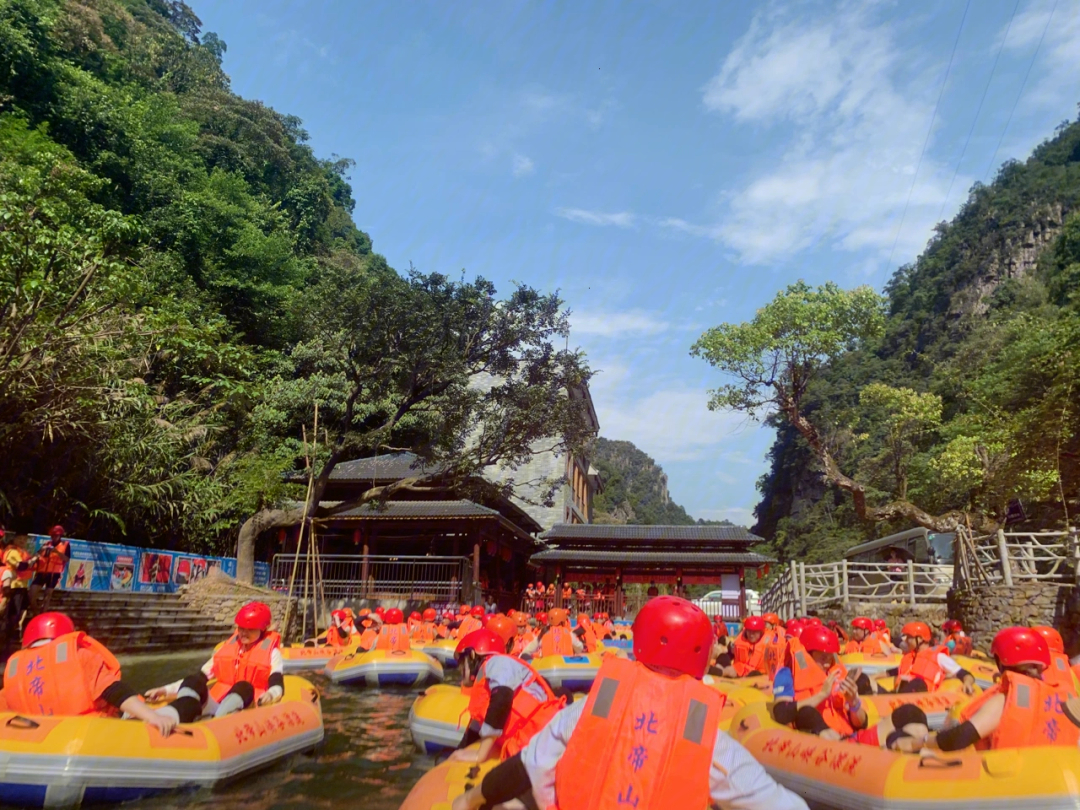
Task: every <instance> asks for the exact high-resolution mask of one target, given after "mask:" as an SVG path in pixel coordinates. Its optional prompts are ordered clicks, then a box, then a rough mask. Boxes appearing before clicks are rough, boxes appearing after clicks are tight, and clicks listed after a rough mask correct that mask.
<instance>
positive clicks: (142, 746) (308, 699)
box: [0, 675, 323, 807]
mask: <svg viewBox="0 0 1080 810" xmlns="http://www.w3.org/2000/svg"><path fill="white" fill-rule="evenodd" d="M322 739H323V722H322V709H321V707H320V703H319V693H318V691H317V690H316V689H315V687H313V686H312V685H311V684H310V683H309V682H308V681H306V680H304V679H303V678H297V677H295V676H292V675H286V676H285V695H284V697H283V698H282V700H280V701H278V702H277V703H274V704H272V705H269V706H259V707H255V708H251V709H247V710H246V711H242V712H237V713H235V714H231V715H228V716H227V717H222V718H217V719H213V720H205V721H202V722H199V723H191V724H188V725H181V726H179V727H178V728H177V730H176V731H174V732H173V733H172V735H171V736H169V737H162V736H161V734H160V733H159V732H158V731H157V729H155V728H152V727H151V726H148V725H147V724H146V723H143V722H141V721H138V720H119V719H112V718H104V717H39V716H33V717H28V716H23V715H18V714H13V713H12V712H8V711H3V710H0V802H2V803H3V804H4V805H18V806H22V807H74V806H78V805H80V804H99V803H109V804H112V803H116V802H124V801H130V800H132V799H139V798H142V797H144V796H150V795H154V794H157V793H161V792H163V791H168V790H176V789H178V788H190V787H207V786H210V785H213V784H214V783H216V782H219V781H221V780H224V779H231V778H234V777H236V776H239V775H241V774H244V773H247V772H249V771H253V770H255V769H257V768H262V767H265V766H266V765H268V764H270V763H271V762H274V761H276V760H279V759H282V758H283V757H286V756H289V755H290V754H293V753H296V752H298V751H303V750H306V749H309V748H312V747H313V746H315V745H317V744H318V743H320V742H321V741H322Z"/></svg>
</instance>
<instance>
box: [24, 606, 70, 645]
mask: <svg viewBox="0 0 1080 810" xmlns="http://www.w3.org/2000/svg"><path fill="white" fill-rule="evenodd" d="M74 632H75V624H74V623H73V622H72V621H71V619H69V618H68V617H67V616H65V615H64V614H63V613H42V614H40V615H38V616H35V617H34V618H32V619H31V620H30V621H28V622H27V623H26V629H25V630H23V637H22V644H23V647H29V646H30V645H31V644H33V643H34V642H35V641H41V640H42V639H49V640H52V639H54V638H60V636H66V635H67V634H68V633H74Z"/></svg>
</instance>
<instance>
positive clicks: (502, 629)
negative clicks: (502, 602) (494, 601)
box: [486, 613, 517, 641]
mask: <svg viewBox="0 0 1080 810" xmlns="http://www.w3.org/2000/svg"><path fill="white" fill-rule="evenodd" d="M486 627H487V629H488V630H490V631H491V632H492V633H494V634H495V635H497V636H498V637H499V638H501V639H502V640H503V641H509V640H510V639H511V638H513V636H514V634H515V633H516V632H517V622H515V621H514V620H513V619H511V618H510V617H509V616H503V615H502V614H501V613H499V614H496V615H494V616H492V617H491V618H490V619H488V623H487V625H486Z"/></svg>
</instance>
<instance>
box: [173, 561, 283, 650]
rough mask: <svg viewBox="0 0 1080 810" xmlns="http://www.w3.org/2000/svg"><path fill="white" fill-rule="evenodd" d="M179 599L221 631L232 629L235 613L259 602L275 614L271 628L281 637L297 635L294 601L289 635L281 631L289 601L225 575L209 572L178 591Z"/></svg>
mask: <svg viewBox="0 0 1080 810" xmlns="http://www.w3.org/2000/svg"><path fill="white" fill-rule="evenodd" d="M179 594H180V598H181V599H182V600H183V601H184V603H185V604H187V605H189V606H190V607H193V608H195V609H196V610H198V611H199V612H200V613H202V614H203V615H204V616H206V617H208V618H211V619H213V620H214V621H216V622H219V623H220V624H221V626H222V628H223V629H226V628H231V627H233V622H234V620H235V619H236V613H237V611H239V610H240V608H242V607H243V606H244V605H246V604H247V603H248V602H252V601H256V600H258V601H260V602H265V603H266V604H267V605H269V607H270V610H271V612H273V614H274V625H275V626H276V627H277V628H278V629H279V631H281V633H282V636H284V637H286V638H291V637H292V636H293V634H294V633H298V632H299V629H300V628H299V624H298V621H297V601H296V600H295V599H294V600H293V607H292V610H291V611H290V614H291V615H290V619H289V628H288V632H286V631H284V630H282V629H281V624H282V622H283V621H284V620H285V607H286V605H287V604H288V602H289V597H287V596H285V595H284V594H280V593H278V592H277V591H272V590H270V589H268V588H259V587H256V586H255V585H247V584H244V583H242V582H237V581H236V580H235V579H233V578H232V577H230V576H228V575H227V574H224V573H222V572H221V571H219V570H216V569H212V570H211V571H210V572H209V573H208V574H207V575H206V576H205V577H203V578H202V579H200V580H198V581H196V582H193V583H191V584H190V585H185V586H183V587H182V588H180V591H179Z"/></svg>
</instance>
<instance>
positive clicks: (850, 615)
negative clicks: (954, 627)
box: [811, 602, 948, 632]
mask: <svg viewBox="0 0 1080 810" xmlns="http://www.w3.org/2000/svg"><path fill="white" fill-rule="evenodd" d="M811 612H812V613H816V614H817V616H818V618H820V619H821V620H822V621H824V622H828V621H833V620H835V621H837V622H839V623H840V624H841V625H843V626H844V627H845V628H846V627H850V626H851V620H852V619H854V618H855V617H856V616H866V617H867V618H870V619H884V620H885V623H886V624H888V626H889V628H890V629H891V630H893V631H894V632H895V631H896V629H897V628H899V627H900V626H902V625H903V624H905V623H906V622H910V621H916V620H917V621H924V622H926V623H927V624H930V625H932V626H933V627H941V623H942V622H943V621H945V619H946V618H948V616H947V615H946V606H945V605H944V604H928V605H915V606H914V607H912V606H911V605H907V604H888V603H883V602H851V603H850V604H849V605H848V607H847V608H841V607H835V608H823V609H821V610H817V611H811Z"/></svg>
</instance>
